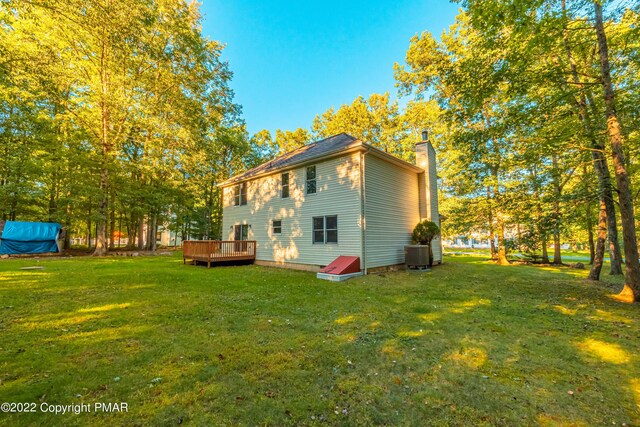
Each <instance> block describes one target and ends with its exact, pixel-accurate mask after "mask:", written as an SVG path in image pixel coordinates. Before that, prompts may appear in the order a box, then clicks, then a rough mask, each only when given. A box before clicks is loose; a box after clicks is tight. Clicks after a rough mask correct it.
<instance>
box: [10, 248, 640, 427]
mask: <svg viewBox="0 0 640 427" xmlns="http://www.w3.org/2000/svg"><path fill="white" fill-rule="evenodd" d="M446 261H447V262H446V264H445V265H443V266H440V267H436V268H434V269H433V270H432V272H430V273H405V272H398V273H386V274H383V275H372V276H367V277H362V278H357V279H352V280H350V281H348V282H346V283H330V282H325V281H320V280H317V279H316V278H315V275H314V274H310V273H305V272H296V271H286V270H279V269H269V268H262V267H257V266H244V267H224V268H212V269H206V268H202V267H193V266H183V265H182V261H181V259H179V258H177V257H143V258H99V259H98V258H76V259H56V260H41V261H40V262H39V263H38V265H41V266H44V267H45V269H44V270H39V271H38V270H31V271H28V270H20V267H24V266H31V265H34V264H35V261H34V260H9V261H2V262H0V402H4V401H9V402H37V403H38V405H39V404H40V402H47V403H49V404H70V403H89V404H90V405H91V407H92V408H93V403H94V402H127V403H128V405H129V412H128V413H111V414H105V413H95V412H92V413H83V414H80V415H74V414H66V415H53V414H43V413H35V414H10V415H6V414H4V415H1V416H0V424H4V425H12V426H14V425H33V424H42V425H46V424H54V425H60V424H64V425H87V424H91V425H113V424H115V425H149V424H152V425H176V424H179V423H188V424H194V425H277V426H280V425H327V424H330V425H335V424H340V425H363V424H365V425H374V424H384V425H427V424H429V425H448V424H468V425H482V424H498V425H522V424H528V425H530V424H543V425H547V424H549V425H557V424H571V425H583V424H585V425H586V424H590V425H604V424H608V425H611V424H612V423H615V424H618V425H620V424H622V423H627V424H637V423H640V415H639V414H640V412H639V411H640V364H639V363H638V362H639V360H638V358H639V356H638V355H639V354H640V340H638V337H639V336H640V333H639V332H640V331H639V328H638V320H637V319H638V307H637V306H630V305H625V304H621V303H618V302H616V301H613V300H612V299H611V298H609V294H611V293H613V292H615V291H616V290H617V289H618V288H619V287H620V279H612V278H610V277H608V276H606V277H605V279H606V280H610V281H612V282H611V283H608V284H606V285H602V284H593V283H589V282H586V281H584V276H585V275H586V274H587V272H586V271H581V270H572V269H568V268H553V267H542V268H541V267H531V266H508V267H499V266H495V265H493V264H490V263H487V262H486V261H484V260H483V259H481V258H478V257H449V258H447V259H446ZM603 276H604V275H603ZM614 280H615V281H614ZM616 281H617V282H616Z"/></svg>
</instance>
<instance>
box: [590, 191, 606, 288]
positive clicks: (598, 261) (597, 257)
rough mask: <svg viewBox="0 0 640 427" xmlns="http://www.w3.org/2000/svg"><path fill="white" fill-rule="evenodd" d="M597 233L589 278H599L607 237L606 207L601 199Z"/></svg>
mask: <svg viewBox="0 0 640 427" xmlns="http://www.w3.org/2000/svg"><path fill="white" fill-rule="evenodd" d="M597 235H598V240H597V243H596V250H595V253H594V257H593V262H592V263H591V271H589V277H588V278H589V279H590V280H600V271H602V264H603V263H604V246H605V240H606V239H607V209H606V206H605V203H604V200H603V199H600V214H599V215H598V230H597Z"/></svg>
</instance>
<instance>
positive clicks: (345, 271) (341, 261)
mask: <svg viewBox="0 0 640 427" xmlns="http://www.w3.org/2000/svg"><path fill="white" fill-rule="evenodd" d="M356 276H362V271H361V270H360V257H357V256H344V255H340V256H339V257H338V258H336V259H335V260H333V262H331V264H329V265H327V266H326V267H324V268H323V269H322V270H320V271H319V272H318V274H317V275H316V277H317V278H318V279H324V280H330V281H332V282H342V281H344V280H347V279H350V278H352V277H356Z"/></svg>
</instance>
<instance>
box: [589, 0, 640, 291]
mask: <svg viewBox="0 0 640 427" xmlns="http://www.w3.org/2000/svg"><path fill="white" fill-rule="evenodd" d="M593 6H594V9H595V18H596V22H595V30H596V35H597V38H598V53H599V56H600V74H601V77H602V89H603V94H604V104H605V112H606V116H607V131H608V134H609V142H610V143H611V151H612V154H613V167H614V172H615V177H616V184H617V187H618V198H619V201H620V217H621V220H622V221H621V222H622V239H623V241H624V256H625V260H626V261H625V265H626V267H627V268H626V274H625V284H624V289H623V290H622V292H621V294H620V297H621V299H624V300H626V301H630V302H631V301H640V264H639V263H638V242H637V240H636V225H635V219H634V212H633V196H632V194H631V184H630V182H629V176H628V175H627V168H626V165H625V156H624V141H623V136H622V130H621V128H622V126H621V123H620V120H619V118H618V113H617V112H616V103H615V92H614V89H613V84H612V83H611V70H610V64H609V48H608V47H607V36H606V34H605V30H604V23H603V20H602V5H601V4H600V3H599V2H598V1H594V3H593Z"/></svg>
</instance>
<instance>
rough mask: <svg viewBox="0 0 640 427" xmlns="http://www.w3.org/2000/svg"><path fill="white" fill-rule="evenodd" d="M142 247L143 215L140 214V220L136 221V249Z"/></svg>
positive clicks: (141, 248)
mask: <svg viewBox="0 0 640 427" xmlns="http://www.w3.org/2000/svg"><path fill="white" fill-rule="evenodd" d="M143 249H144V216H143V215H141V216H140V222H139V223H138V250H139V251H141V250H143Z"/></svg>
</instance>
